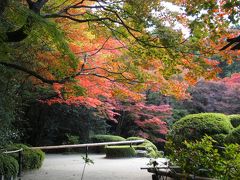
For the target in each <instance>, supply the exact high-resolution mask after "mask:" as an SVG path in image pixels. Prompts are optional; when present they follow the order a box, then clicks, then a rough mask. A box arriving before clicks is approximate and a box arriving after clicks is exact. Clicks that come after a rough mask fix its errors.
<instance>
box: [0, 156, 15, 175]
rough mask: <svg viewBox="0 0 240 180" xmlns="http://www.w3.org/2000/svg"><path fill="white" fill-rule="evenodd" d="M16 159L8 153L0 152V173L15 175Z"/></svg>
mask: <svg viewBox="0 0 240 180" xmlns="http://www.w3.org/2000/svg"><path fill="white" fill-rule="evenodd" d="M18 168H19V165H18V161H17V160H16V159H15V158H13V157H12V156H10V155H6V154H0V175H4V176H7V177H9V176H14V177H15V176H16V175H17V173H18Z"/></svg>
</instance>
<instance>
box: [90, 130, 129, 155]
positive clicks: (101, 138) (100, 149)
mask: <svg viewBox="0 0 240 180" xmlns="http://www.w3.org/2000/svg"><path fill="white" fill-rule="evenodd" d="M91 140H92V142H93V143H102V142H115V141H125V140H126V139H125V138H123V137H121V136H115V135H102V134H98V135H94V136H93V137H92V138H91ZM92 150H93V151H94V152H95V153H105V147H104V146H97V147H94V148H92Z"/></svg>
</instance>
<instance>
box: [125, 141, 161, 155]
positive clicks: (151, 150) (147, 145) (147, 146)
mask: <svg viewBox="0 0 240 180" xmlns="http://www.w3.org/2000/svg"><path fill="white" fill-rule="evenodd" d="M134 140H144V142H143V143H141V144H138V145H134V146H133V148H134V149H135V150H146V151H147V157H150V158H156V157H159V156H161V155H160V153H159V152H158V149H157V147H156V146H155V145H154V144H153V143H152V142H151V141H149V140H147V139H144V138H141V137H129V138H127V141H134Z"/></svg>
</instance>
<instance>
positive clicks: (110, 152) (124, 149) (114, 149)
mask: <svg viewBox="0 0 240 180" xmlns="http://www.w3.org/2000/svg"><path fill="white" fill-rule="evenodd" d="M105 152H106V157H107V158H123V157H134V156H135V155H136V151H135V149H134V148H133V147H131V146H107V147H106V148H105Z"/></svg>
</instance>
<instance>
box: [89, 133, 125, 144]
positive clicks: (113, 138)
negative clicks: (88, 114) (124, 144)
mask: <svg viewBox="0 0 240 180" xmlns="http://www.w3.org/2000/svg"><path fill="white" fill-rule="evenodd" d="M91 139H92V141H93V142H94V143H101V142H115V141H125V140H126V139H125V138H123V137H121V136H114V135H100V134H99V135H95V136H93V137H92V138H91Z"/></svg>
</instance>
